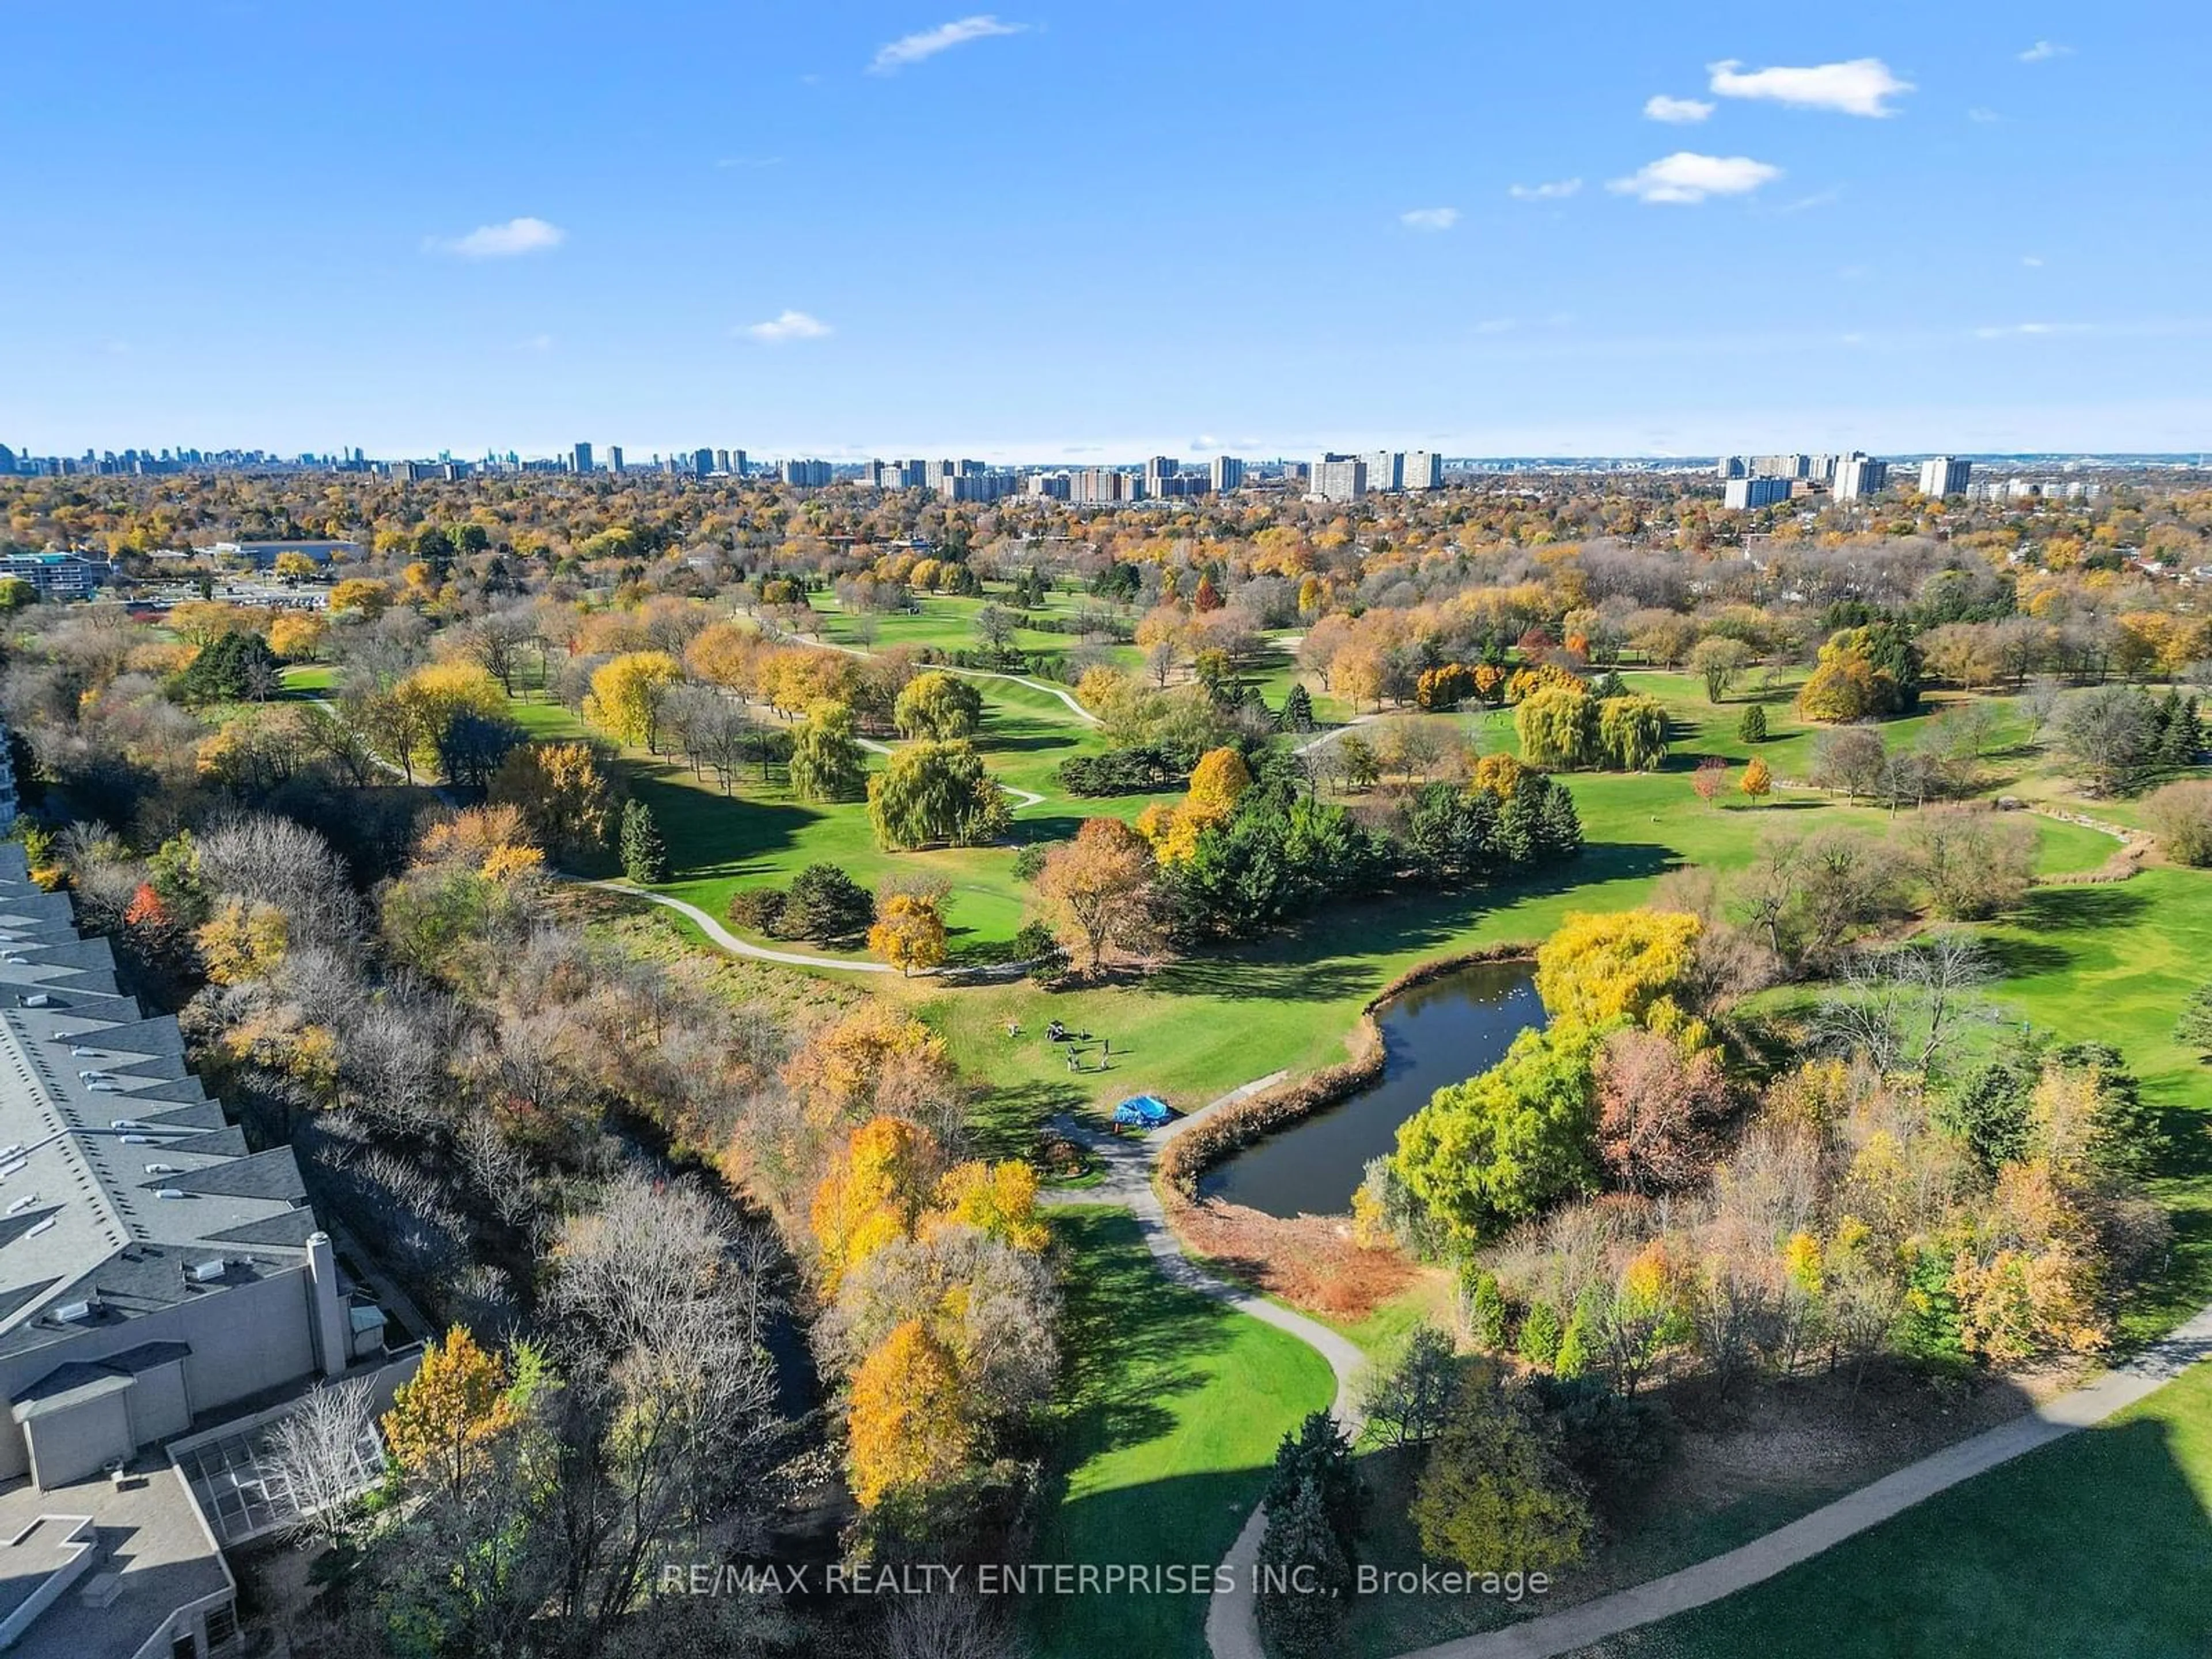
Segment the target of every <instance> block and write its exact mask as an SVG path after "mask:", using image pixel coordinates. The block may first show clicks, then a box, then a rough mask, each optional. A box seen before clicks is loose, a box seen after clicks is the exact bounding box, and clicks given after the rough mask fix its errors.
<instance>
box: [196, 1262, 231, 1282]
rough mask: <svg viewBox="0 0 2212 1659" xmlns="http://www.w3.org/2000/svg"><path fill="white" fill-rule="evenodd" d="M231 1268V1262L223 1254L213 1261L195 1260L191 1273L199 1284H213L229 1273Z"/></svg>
mask: <svg viewBox="0 0 2212 1659" xmlns="http://www.w3.org/2000/svg"><path fill="white" fill-rule="evenodd" d="M229 1270H230V1264H229V1263H228V1262H227V1261H224V1260H223V1259H222V1257H221V1256H217V1257H216V1259H215V1260H214V1261H195V1262H193V1263H192V1266H191V1275H192V1279H193V1281H194V1282H195V1283H197V1284H201V1285H211V1284H213V1283H214V1282H215V1281H216V1279H221V1278H222V1276H223V1274H224V1273H228V1271H229Z"/></svg>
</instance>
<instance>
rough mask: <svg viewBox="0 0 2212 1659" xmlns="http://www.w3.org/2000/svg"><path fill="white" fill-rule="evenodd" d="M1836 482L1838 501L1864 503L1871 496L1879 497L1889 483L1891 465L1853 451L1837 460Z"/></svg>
mask: <svg viewBox="0 0 2212 1659" xmlns="http://www.w3.org/2000/svg"><path fill="white" fill-rule="evenodd" d="M1835 482H1836V499H1837V500H1838V501H1864V500H1865V499H1866V498H1867V497H1868V496H1869V495H1880V494H1881V492H1882V489H1883V488H1884V487H1885V486H1886V485H1887V483H1889V463H1888V462H1887V461H1877V460H1875V459H1874V458H1873V457H1872V456H1870V455H1863V454H1861V453H1859V452H1858V451H1857V450H1853V451H1852V452H1851V453H1850V454H1848V455H1845V456H1843V457H1841V458H1840V459H1838V460H1837V462H1836V470H1835Z"/></svg>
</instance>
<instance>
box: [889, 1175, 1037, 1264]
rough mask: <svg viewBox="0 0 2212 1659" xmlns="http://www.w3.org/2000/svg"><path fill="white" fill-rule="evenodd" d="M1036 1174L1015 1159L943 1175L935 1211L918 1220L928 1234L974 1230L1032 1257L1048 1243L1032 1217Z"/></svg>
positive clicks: (1035, 1213)
mask: <svg viewBox="0 0 2212 1659" xmlns="http://www.w3.org/2000/svg"><path fill="white" fill-rule="evenodd" d="M1036 1200H1037V1177H1036V1170H1033V1169H1031V1168H1030V1166H1029V1165H1028V1164H1024V1163H1023V1162H1022V1161H1021V1160H1020V1159H1018V1158H1008V1159H1007V1160H1006V1161H1005V1162H1004V1163H1000V1164H986V1163H984V1162H983V1161H982V1160H981V1159H980V1158H977V1159H974V1160H971V1161H970V1162H969V1163H966V1164H959V1165H957V1166H956V1167H954V1168H953V1169H951V1170H947V1171H946V1172H945V1178H944V1179H943V1180H942V1181H940V1182H938V1183H937V1207H936V1208H935V1209H933V1210H932V1211H930V1212H929V1213H928V1214H927V1215H926V1216H924V1217H923V1218H922V1219H921V1229H920V1231H921V1232H923V1233H924V1234H927V1233H928V1232H930V1231H932V1230H933V1229H934V1228H937V1227H941V1226H962V1227H973V1228H975V1230H976V1231H979V1232H982V1233H987V1234H988V1235H989V1236H990V1237H993V1238H998V1239H1003V1240H1005V1241H1006V1243H1009V1244H1011V1245H1012V1246H1013V1247H1014V1248H1015V1249H1018V1250H1027V1251H1029V1252H1030V1253H1031V1254H1035V1253H1036V1252H1037V1251H1039V1250H1042V1249H1044V1247H1045V1246H1046V1244H1047V1243H1050V1241H1051V1234H1050V1233H1049V1232H1048V1231H1047V1230H1046V1228H1045V1225H1044V1222H1043V1220H1042V1218H1040V1217H1039V1216H1038V1215H1037V1201H1036Z"/></svg>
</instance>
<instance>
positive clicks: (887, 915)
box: [868, 893, 945, 975]
mask: <svg viewBox="0 0 2212 1659" xmlns="http://www.w3.org/2000/svg"><path fill="white" fill-rule="evenodd" d="M868 948H869V949H870V950H871V951H874V952H875V953H876V954H877V955H878V956H879V957H882V958H883V959H884V961H885V962H887V963H890V965H891V966H892V967H894V968H896V969H898V970H899V972H900V974H901V975H912V974H913V972H914V970H915V969H917V968H934V967H936V966H937V964H938V963H940V962H943V961H944V960H945V917H944V915H942V914H941V913H940V912H939V910H938V908H937V901H936V900H935V899H933V898H929V897H927V896H923V895H921V894H917V893H894V894H892V895H891V896H890V897H889V898H887V899H885V900H884V902H883V907H882V908H880V909H878V911H877V912H876V923H875V926H874V927H871V928H869V929H868Z"/></svg>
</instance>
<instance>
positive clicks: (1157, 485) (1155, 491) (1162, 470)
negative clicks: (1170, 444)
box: [1145, 455, 1182, 501]
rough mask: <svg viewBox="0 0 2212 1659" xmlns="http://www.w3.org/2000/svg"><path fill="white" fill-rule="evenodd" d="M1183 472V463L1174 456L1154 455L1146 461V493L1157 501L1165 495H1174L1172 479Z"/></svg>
mask: <svg viewBox="0 0 2212 1659" xmlns="http://www.w3.org/2000/svg"><path fill="white" fill-rule="evenodd" d="M1181 474H1182V462H1181V461H1178V460H1176V459H1174V458H1173V457H1172V456H1168V455H1154V456H1152V458H1151V459H1148V460H1147V461H1146V463H1145V494H1146V496H1148V497H1150V498H1151V499H1152V500H1154V501H1157V500H1158V499H1159V498H1160V497H1161V496H1163V495H1173V494H1174V493H1175V490H1174V488H1173V486H1172V484H1171V483H1170V480H1172V479H1174V478H1176V477H1180V476H1181Z"/></svg>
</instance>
